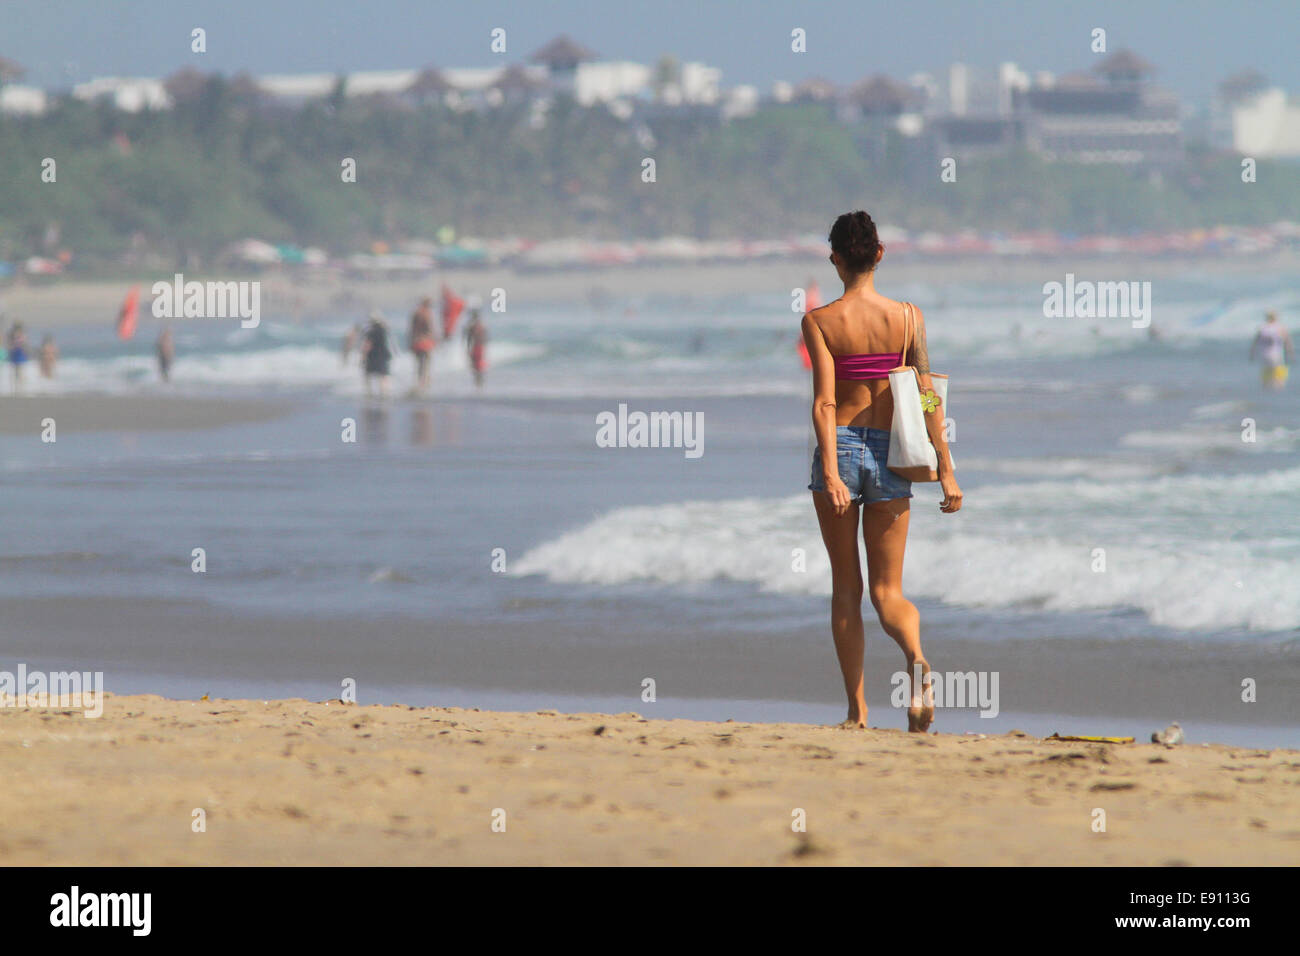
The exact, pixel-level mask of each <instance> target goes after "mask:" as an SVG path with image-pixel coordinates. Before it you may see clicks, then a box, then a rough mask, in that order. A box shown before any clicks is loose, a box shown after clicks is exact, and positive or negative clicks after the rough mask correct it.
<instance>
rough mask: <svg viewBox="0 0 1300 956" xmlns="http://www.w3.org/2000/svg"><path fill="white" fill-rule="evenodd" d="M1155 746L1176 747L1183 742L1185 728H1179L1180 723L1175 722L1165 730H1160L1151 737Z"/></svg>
mask: <svg viewBox="0 0 1300 956" xmlns="http://www.w3.org/2000/svg"><path fill="white" fill-rule="evenodd" d="M1151 742H1152V743H1153V744H1164V745H1165V746H1166V747H1176V746H1178V745H1179V744H1181V743H1182V742H1183V728H1182V727H1180V726H1178V721H1176V720H1175V721H1174V722H1173V723H1172V724H1170V725H1169V726H1168V727H1166V728H1165V729H1164V730H1158V731H1156V732H1155V733H1153V734H1152V735H1151Z"/></svg>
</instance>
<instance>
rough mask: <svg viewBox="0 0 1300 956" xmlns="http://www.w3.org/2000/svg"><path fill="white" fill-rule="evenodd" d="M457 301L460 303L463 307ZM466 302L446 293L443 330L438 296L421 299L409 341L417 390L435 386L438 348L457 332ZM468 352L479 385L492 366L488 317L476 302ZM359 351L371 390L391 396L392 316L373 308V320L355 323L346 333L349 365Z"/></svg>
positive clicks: (345, 355)
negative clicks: (436, 308) (435, 310)
mask: <svg viewBox="0 0 1300 956" xmlns="http://www.w3.org/2000/svg"><path fill="white" fill-rule="evenodd" d="M456 303H460V305H459V306H458V305H457V304H456ZM463 305H464V303H463V301H462V300H459V299H457V298H456V297H454V296H451V297H449V295H448V293H446V292H444V303H443V315H442V329H441V334H439V331H438V330H437V329H436V328H435V325H434V314H433V299H432V298H429V297H425V298H424V299H421V300H420V303H419V305H418V306H416V309H415V311H414V312H412V313H411V320H410V324H409V326H408V329H407V336H406V345H407V348H408V349H409V350H410V352H411V355H412V356H414V358H415V387H414V388H413V389H412V390H411V394H413V395H424V394H427V393H428V391H429V388H430V386H431V385H432V379H433V353H434V351H435V350H436V349H437V348H438V347H439V346H440V345H445V344H446V343H447V342H448V341H450V340H451V339H452V338H453V337H454V333H455V327H456V319H457V318H458V317H459V314H460V309H461V308H462V307H463ZM462 337H463V338H464V343H465V350H466V357H467V358H468V360H469V366H470V369H471V370H472V371H473V373H474V384H475V385H477V386H479V387H482V385H483V376H484V373H485V371H486V370H487V341H488V332H487V325H486V324H485V323H484V322H483V316H482V312H481V310H480V309H479V308H478V307H477V306H473V307H471V308H470V310H469V321H468V322H466V323H465V329H464V331H463V333H462ZM354 351H357V352H359V354H360V357H361V371H362V375H363V377H364V380H365V388H366V395H367V396H371V395H374V394H375V393H376V391H377V392H378V394H379V395H380V396H381V397H387V395H388V388H389V385H388V383H389V378H390V376H391V374H392V365H393V358H394V354H395V351H396V350H395V349H394V347H393V342H392V336H391V334H390V331H389V328H388V321H387V319H385V318H384V314H383V313H382V312H379V311H374V312H371V313H370V319H369V321H368V322H367V323H366V324H365V325H364V326H363V325H354V326H352V327H351V328H350V329H348V331H347V333H346V334H345V335H344V336H343V365H344V366H345V367H346V366H347V364H348V362H349V361H350V360H351V358H352V353H353V352H354Z"/></svg>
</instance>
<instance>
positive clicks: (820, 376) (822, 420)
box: [803, 315, 850, 515]
mask: <svg viewBox="0 0 1300 956" xmlns="http://www.w3.org/2000/svg"><path fill="white" fill-rule="evenodd" d="M803 341H804V345H806V346H807V347H808V357H809V358H810V359H812V373H813V403H812V420H813V431H814V432H816V434H817V446H818V448H819V449H820V450H821V458H822V474H823V475H824V476H825V478H826V493H827V494H828V495H830V498H831V505H832V506H833V507H834V508H835V513H836V514H837V515H842V514H844V513H845V512H846V511H848V510H849V500H850V496H849V489H848V488H847V487H845V485H844V482H843V481H841V480H840V466H839V461H838V459H837V458H836V456H835V407H836V406H835V359H834V358H833V357H832V356H831V352H830V349H828V348H827V347H826V340H825V339H823V338H822V330H821V329H819V328H818V327H817V323H816V322H814V321H813V320H812V316H811V315H804V317H803Z"/></svg>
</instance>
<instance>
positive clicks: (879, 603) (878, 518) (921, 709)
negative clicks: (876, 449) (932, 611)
mask: <svg viewBox="0 0 1300 956" xmlns="http://www.w3.org/2000/svg"><path fill="white" fill-rule="evenodd" d="M910 516H911V509H910V504H909V500H908V499H907V498H895V499H894V500H893V501H875V502H871V503H870V504H868V505H867V506H866V507H865V508H864V509H863V511H862V540H863V542H864V543H865V544H866V546H867V587H868V591H869V593H870V594H871V605H872V607H874V608H875V609H876V615H877V616H878V617H879V618H880V626H881V627H882V628H884V629H885V633H886V634H888V635H889V636H890V637H892V638H893V639H894V640H895V642H897V644H898V646H899V647H901V648H902V649H903V656H904V657H905V658H906V659H907V675H908V679H909V680H911V681H912V706H911V707H909V708H908V709H907V729H908V730H915V731H925V730H928V729H929V727H930V724H931V723H932V722H933V721H934V694H933V691H932V690H930V689H929V688H928V687H926V686H925V683H924V681H922V686H921V687H917V686H916V675H917V668H918V667H919V668H920V673H921V675H922V677H924V676H925V675H927V674H929V673H930V665H929V663H927V661H926V659H925V654H924V653H923V652H922V651H921V615H920V614H919V613H918V612H917V610H916V605H914V604H913V603H912V602H911V601H909V600H908V599H907V598H905V597H903V551H904V549H905V548H906V547H907V525H908V521H909V518H910Z"/></svg>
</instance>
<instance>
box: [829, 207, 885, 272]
mask: <svg viewBox="0 0 1300 956" xmlns="http://www.w3.org/2000/svg"><path fill="white" fill-rule="evenodd" d="M827 238H828V239H829V240H830V243H831V249H832V251H834V252H836V253H838V254H839V257H840V260H841V261H842V262H843V263H844V265H845V267H846V268H848V269H849V270H850V271H852V272H870V271H871V270H872V269H874V268H875V267H876V257H877V256H879V254H880V235H879V233H878V232H877V231H876V224H875V222H873V221H872V219H871V217H870V216H869V215H867V213H866V211H865V210H862V209H858V210H856V211H854V212H846V213H844V214H843V215H842V216H840V217H839V218H838V219H836V220H835V224H834V225H833V226H831V232H830V235H829V236H828V237H827Z"/></svg>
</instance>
